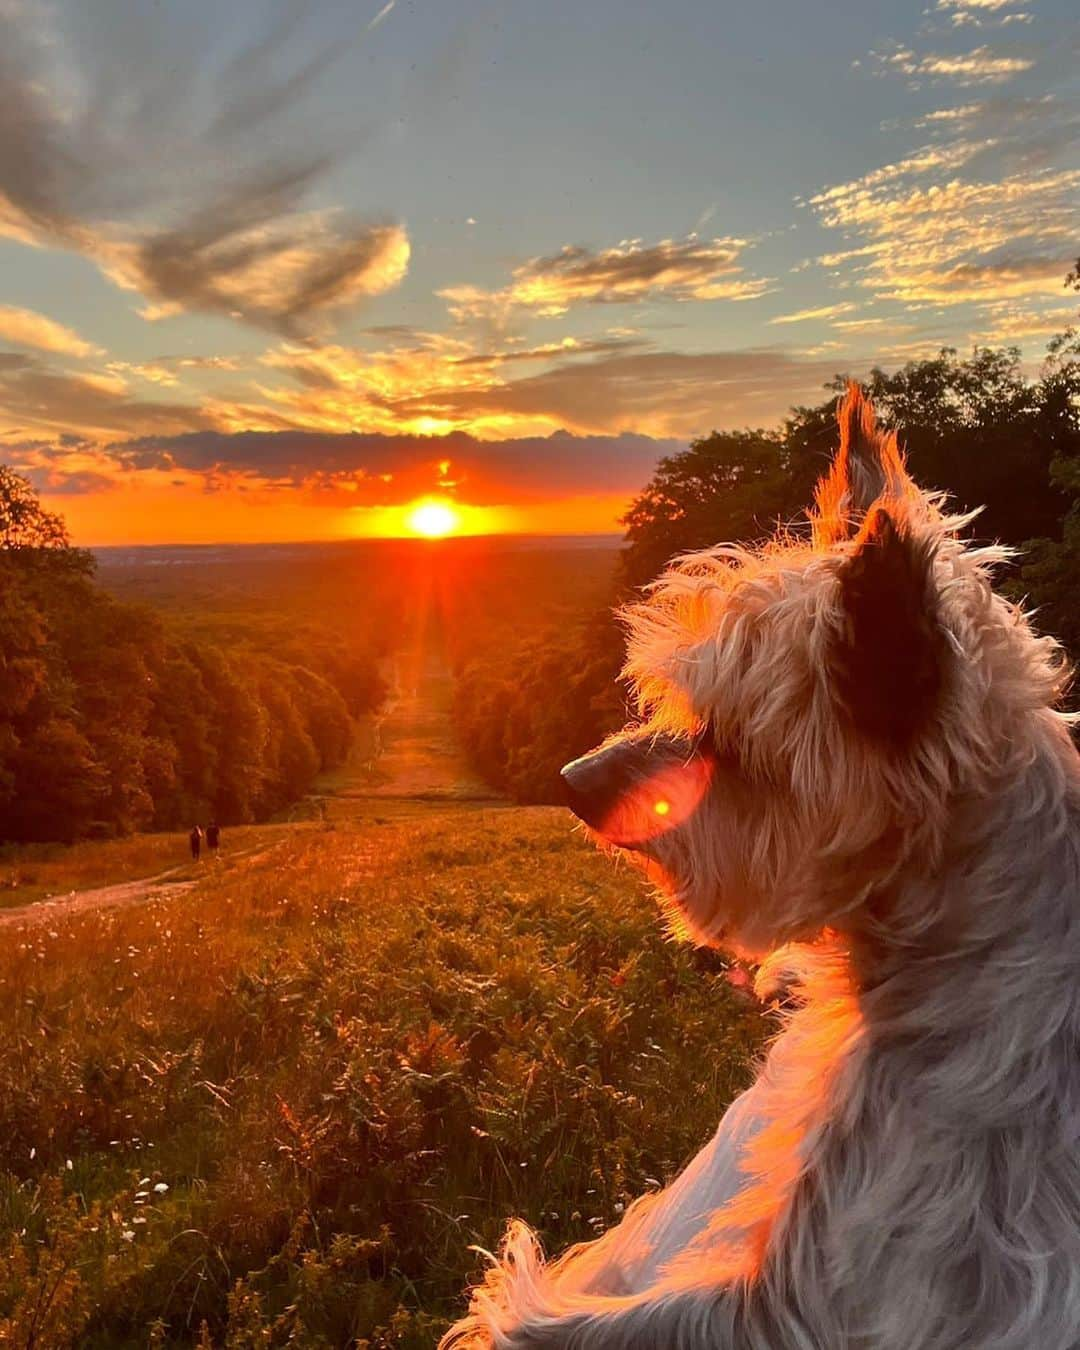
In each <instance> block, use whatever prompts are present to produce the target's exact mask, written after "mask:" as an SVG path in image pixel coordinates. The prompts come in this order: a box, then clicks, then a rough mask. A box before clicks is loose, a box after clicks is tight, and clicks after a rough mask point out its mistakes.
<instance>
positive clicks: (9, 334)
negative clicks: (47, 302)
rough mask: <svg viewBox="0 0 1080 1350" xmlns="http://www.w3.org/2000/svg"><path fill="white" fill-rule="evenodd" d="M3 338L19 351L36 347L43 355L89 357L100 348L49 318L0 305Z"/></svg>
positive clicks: (0, 331)
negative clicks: (56, 354) (19, 349)
mask: <svg viewBox="0 0 1080 1350" xmlns="http://www.w3.org/2000/svg"><path fill="white" fill-rule="evenodd" d="M0 338H6V339H7V340H8V342H14V343H16V344H17V345H18V346H20V347H36V348H38V349H39V350H40V351H44V352H59V353H62V354H63V355H65V356H90V355H91V354H92V353H94V352H98V351H100V348H97V347H94V346H93V345H92V344H91V343H89V342H86V341H85V340H84V339H83V338H81V337H80V336H79V335H78V333H76V332H75V331H74V329H72V328H66V327H65V326H64V325H63V324H62V323H57V322H56V321H55V320H54V319H49V318H46V316H45V315H44V314H38V313H36V312H35V311H34V310H32V309H19V308H17V307H16V306H14V305H0Z"/></svg>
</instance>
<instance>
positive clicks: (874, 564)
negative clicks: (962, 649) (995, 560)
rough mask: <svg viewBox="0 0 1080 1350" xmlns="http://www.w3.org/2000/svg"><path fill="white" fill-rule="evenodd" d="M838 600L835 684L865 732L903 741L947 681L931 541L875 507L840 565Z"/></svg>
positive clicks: (926, 718)
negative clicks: (915, 535) (852, 549)
mask: <svg viewBox="0 0 1080 1350" xmlns="http://www.w3.org/2000/svg"><path fill="white" fill-rule="evenodd" d="M840 605H841V622H840V627H839V633H838V637H837V641H836V643H835V649H834V651H833V670H832V676H833V680H834V684H835V687H836V689H837V690H838V692H839V694H840V697H841V699H842V701H843V702H844V704H845V705H846V707H847V709H848V711H849V713H850V714H851V717H852V720H853V721H854V723H855V725H856V727H857V728H858V729H859V731H860V732H862V733H864V734H865V735H868V736H871V737H873V738H875V739H877V740H880V741H883V742H887V743H888V744H890V745H896V746H900V745H903V744H906V743H908V742H910V740H911V739H912V738H913V736H915V735H916V733H917V732H918V731H919V730H920V729H921V728H922V727H924V726H925V725H926V723H927V722H928V721H929V720H930V718H931V716H932V714H933V712H934V709H935V707H936V705H937V702H938V699H939V698H940V696H941V690H942V685H943V682H944V674H945V661H946V647H945V639H944V635H943V633H942V631H941V628H940V625H939V623H938V619H937V597H936V593H935V589H934V585H933V549H932V545H931V544H929V543H925V542H923V541H921V540H919V539H918V538H915V537H913V536H912V534H911V533H910V531H909V530H908V529H907V528H906V527H905V524H904V522H903V520H902V519H896V518H894V516H893V515H892V514H891V513H890V511H889V510H888V509H887V508H886V507H883V506H876V507H874V508H873V509H872V511H871V512H870V514H869V515H868V516H867V517H866V520H865V521H864V523H863V526H862V529H861V530H860V532H859V536H858V539H857V541H856V547H855V551H854V553H853V554H852V555H851V557H850V558H848V559H847V561H845V562H844V564H843V566H842V567H841V570H840Z"/></svg>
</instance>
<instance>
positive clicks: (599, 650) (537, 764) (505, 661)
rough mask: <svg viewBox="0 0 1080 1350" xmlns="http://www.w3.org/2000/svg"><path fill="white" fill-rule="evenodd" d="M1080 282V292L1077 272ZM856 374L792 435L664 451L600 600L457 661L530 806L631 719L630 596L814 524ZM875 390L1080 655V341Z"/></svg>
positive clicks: (488, 756) (461, 723)
mask: <svg viewBox="0 0 1080 1350" xmlns="http://www.w3.org/2000/svg"><path fill="white" fill-rule="evenodd" d="M1068 284H1070V285H1072V286H1073V287H1074V288H1076V289H1080V280H1078V277H1077V274H1076V273H1073V274H1071V276H1070V278H1069V279H1068ZM844 383H845V377H842V376H837V378H836V379H835V381H833V382H832V384H831V385H830V387H829V397H828V398H826V399H824V400H823V401H822V402H821V403H819V404H817V405H816V406H814V407H800V408H796V409H794V410H793V412H792V413H791V415H790V416H789V417H788V418H787V420H786V421H785V422H784V424H783V426H782V427H780V428H779V429H778V430H737V431H714V432H712V433H711V434H710V435H708V436H703V437H701V438H700V439H698V440H695V441H693V442H692V443H691V445H690V447H689V448H688V449H687V450H686V451H684V452H682V453H680V454H677V455H674V456H671V457H670V458H667V459H664V460H662V461H661V463H660V465H659V466H658V468H657V471H656V473H655V475H654V476H653V479H652V481H651V482H650V483H649V484H648V486H647V487H646V488H645V490H644V491H643V492H642V493H641V495H640V496H639V497H638V498H637V499H636V500H635V501H634V502H633V504H632V505H631V506H630V508H629V510H628V512H627V514H626V516H625V518H624V521H623V523H624V525H625V527H626V539H625V545H624V547H623V550H622V552H621V555H620V557H619V561H618V565H617V568H616V570H615V575H614V578H613V580H612V583H611V585H610V588H609V590H608V592H607V594H606V595H605V596H604V597H603V599H602V601H601V603H600V604H598V605H595V606H593V607H591V608H590V607H586V606H583V607H582V608H581V609H580V610H579V612H578V614H577V616H576V620H575V621H574V622H571V623H566V622H561V623H559V624H557V625H556V624H552V625H548V626H546V627H537V626H535V625H530V626H529V627H528V628H527V629H526V630H525V631H523V632H521V633H520V634H519V636H518V638H517V640H516V641H511V642H504V643H502V644H500V645H498V646H497V647H493V648H492V649H491V650H490V651H486V652H485V653H484V656H483V659H480V660H472V661H465V662H463V663H462V664H461V665H460V667H459V670H458V685H457V692H458V698H457V719H458V728H459V733H460V734H461V735H462V736H463V738H464V742H465V745H466V748H467V750H468V753H469V754H470V756H471V758H472V761H473V764H474V766H475V767H476V769H477V770H478V771H479V772H480V773H481V774H482V775H483V776H484V777H486V778H487V779H488V781H490V782H491V783H493V784H494V785H495V786H496V787H498V788H499V789H500V790H502V791H504V792H506V793H507V794H508V795H509V796H511V797H512V798H513V799H515V800H516V801H520V802H537V803H542V802H558V801H561V799H562V794H561V785H560V781H559V776H558V772H559V768H560V767H561V765H563V764H564V763H566V762H567V760H569V759H572V758H573V757H574V756H576V755H579V754H582V753H584V752H585V751H586V750H589V749H591V748H592V747H593V746H594V745H596V744H597V742H598V741H600V740H601V739H602V738H603V737H604V736H605V735H607V734H608V733H609V732H612V731H614V730H616V729H617V728H619V727H620V726H622V725H623V723H624V721H625V720H626V718H627V715H628V710H627V706H626V700H625V697H624V694H623V691H621V689H620V687H619V685H618V683H617V681H618V675H619V669H620V666H621V662H622V651H623V636H622V631H621V629H620V626H619V623H618V620H617V609H618V606H619V605H620V604H622V603H623V602H625V601H626V600H628V599H630V598H632V597H633V596H634V595H635V594H636V593H637V592H638V591H639V589H640V588H641V587H642V586H644V585H647V584H648V582H650V581H651V580H652V579H653V578H655V577H656V576H657V575H658V574H659V573H660V572H661V571H662V570H663V568H664V566H665V564H666V563H667V562H668V560H669V559H671V558H673V557H674V556H676V555H677V554H680V553H685V552H690V551H692V550H695V549H700V548H705V547H709V546H711V545H713V544H716V543H720V542H724V541H731V540H738V541H742V542H750V541H754V540H758V539H761V538H764V537H766V536H767V535H769V534H770V533H772V531H773V529H774V528H775V526H776V524H777V523H778V522H781V523H783V524H785V525H796V526H797V522H798V521H799V520H800V518H802V519H805V511H806V507H807V506H808V505H809V503H810V501H811V497H812V493H813V487H814V484H815V482H816V481H817V479H818V477H819V475H820V474H821V472H822V470H823V468H825V467H826V466H827V464H828V461H829V457H830V455H831V454H832V452H833V450H834V449H835V442H836V396H837V393H838V392H839V391H840V390H841V389H842V388H843V387H844ZM866 386H867V388H868V390H869V392H870V394H871V396H872V397H873V399H874V403H875V406H876V408H877V412H878V416H879V419H880V420H881V421H882V422H884V423H885V424H887V425H890V426H895V427H897V428H899V429H900V434H901V444H902V445H903V446H904V447H905V449H906V453H907V457H908V462H909V464H910V466H911V469H912V471H913V473H914V475H915V477H916V479H917V480H918V481H919V482H920V483H922V484H923V485H924V486H927V487H932V488H935V489H938V490H941V491H944V492H946V493H947V494H948V496H949V499H950V501H951V502H952V504H953V506H954V507H955V508H958V509H965V510H971V509H974V508H978V507H981V508H982V509H981V511H980V513H979V515H978V516H977V518H976V519H975V521H974V522H973V523H972V525H971V526H970V527H969V533H971V534H972V535H973V536H975V537H977V538H980V539H985V540H998V541H1000V542H1002V543H1005V544H1007V545H1009V546H1010V547H1012V548H1014V549H1015V550H1016V554H1017V556H1016V559H1015V561H1014V563H1013V564H1012V565H1011V566H1010V567H1009V568H1008V569H1007V571H1006V575H1005V576H1004V578H1003V580H1004V582H1005V585H1006V589H1007V590H1008V591H1009V593H1010V594H1011V595H1012V596H1013V597H1014V598H1015V599H1016V600H1018V601H1021V602H1023V603H1024V604H1025V607H1027V608H1033V609H1036V610H1037V612H1038V617H1037V624H1038V626H1039V627H1041V628H1042V629H1043V630H1044V631H1046V632H1050V633H1053V634H1054V635H1055V636H1057V637H1058V638H1059V639H1061V641H1062V642H1064V644H1065V646H1066V647H1067V649H1068V650H1069V652H1070V654H1071V656H1072V658H1073V660H1074V661H1080V334H1078V333H1077V332H1076V330H1068V331H1066V332H1065V333H1063V334H1061V335H1060V336H1059V337H1057V338H1055V339H1054V340H1053V341H1052V342H1051V343H1050V344H1049V347H1048V350H1047V354H1046V359H1045V361H1044V362H1043V364H1042V366H1041V368H1040V370H1039V371H1038V373H1037V375H1036V377H1035V378H1030V376H1029V374H1028V372H1026V371H1025V369H1024V367H1023V364H1022V361H1021V356H1020V352H1019V350H1018V349H1016V348H1005V349H997V350H995V349H990V348H976V349H975V350H974V351H973V352H972V354H971V355H970V356H966V357H963V356H960V355H959V354H958V353H957V352H956V351H954V350H952V349H943V350H942V351H941V352H940V353H939V354H938V355H937V356H935V357H933V358H931V359H927V360H921V361H912V362H910V363H908V364H907V365H905V366H904V367H903V368H902V369H899V370H897V371H896V372H895V373H893V374H887V373H886V372H885V371H883V370H879V369H875V370H874V371H873V372H872V374H871V376H870V378H869V379H868V380H867V381H866ZM552 690H560V691H561V693H560V694H559V695H558V696H557V697H553V696H552ZM1074 699H1075V694H1074Z"/></svg>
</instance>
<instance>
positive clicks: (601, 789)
mask: <svg viewBox="0 0 1080 1350" xmlns="http://www.w3.org/2000/svg"><path fill="white" fill-rule="evenodd" d="M626 754H627V749H626V747H625V746H624V745H622V744H620V743H618V742H616V743H615V744H613V745H607V746H604V747H603V748H602V749H600V750H592V751H590V753H589V754H587V755H582V756H581V758H580V759H574V760H571V761H570V763H569V764H567V765H564V767H563V769H562V770H561V773H562V780H563V785H564V788H565V790H566V801H567V805H568V806H569V807H570V810H571V811H573V813H574V815H575V816H577V817H578V818H579V819H580V820H583V821H584V822H585V824H586V825H591V826H592V828H593V829H594V830H601V831H602V830H603V828H604V826H605V824H606V823H607V822H608V821H609V820H610V819H611V816H612V815H613V814H614V812H615V810H616V809H617V807H618V805H619V802H620V801H621V800H622V796H623V792H624V790H625V785H626V779H627V774H626V772H625V768H624V767H622V766H621V763H620V762H621V761H623V760H624V759H625V756H626Z"/></svg>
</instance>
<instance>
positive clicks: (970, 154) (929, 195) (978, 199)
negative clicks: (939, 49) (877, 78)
mask: <svg viewBox="0 0 1080 1350" xmlns="http://www.w3.org/2000/svg"><path fill="white" fill-rule="evenodd" d="M938 9H939V10H940V11H941V12H958V11H959V10H961V9H967V10H971V11H976V10H977V11H980V12H984V13H988V14H1003V13H1005V12H1007V11H1009V7H1008V6H1006V5H1005V4H997V3H995V0H942V3H940V4H939V6H938ZM1068 49H1069V42H1068V40H1064V41H1063V39H1062V36H1061V35H1060V34H1058V35H1057V36H1056V38H1053V39H1051V40H1049V41H1045V42H1044V43H1043V44H1042V45H1041V46H1034V45H1033V46H1032V47H1031V48H1030V49H1029V51H1028V52H1027V53H1025V54H1024V55H1023V56H1022V57H1020V56H1017V55H1016V54H1015V53H1011V52H1006V53H1002V52H994V51H992V50H991V49H990V48H987V47H982V48H978V49H976V50H975V51H974V52H968V53H966V54H963V55H962V56H959V57H950V58H948V60H949V62H950V63H952V64H951V65H950V66H949V70H950V71H951V73H952V74H953V75H956V76H958V78H959V82H960V83H965V82H969V81H970V79H971V78H972V77H973V75H974V74H975V73H976V72H977V71H982V72H983V73H984V74H985V75H987V77H988V78H989V77H991V76H993V75H994V71H995V69H997V71H998V73H999V74H1003V73H1004V70H1005V67H1004V66H998V67H995V66H994V62H997V61H999V60H1000V61H1003V62H1006V63H1008V62H1014V63H1015V62H1016V61H1022V62H1023V63H1024V68H1025V70H1033V69H1036V68H1037V70H1038V73H1039V77H1040V79H1041V81H1042V87H1041V88H1038V87H1037V86H1034V85H1032V84H1031V83H1030V82H1029V87H1028V88H1027V89H1025V91H1024V93H1023V94H1021V95H1012V94H993V95H990V96H988V97H985V98H983V99H980V100H978V101H968V102H964V103H961V104H958V105H957V106H954V107H945V108H938V109H933V110H931V111H929V112H923V113H921V114H920V116H919V117H918V119H917V120H915V121H914V122H913V123H912V124H911V125H914V126H916V127H918V128H920V129H921V130H923V131H924V132H928V133H929V136H930V140H929V142H928V143H927V144H925V145H923V146H921V147H919V148H917V149H915V150H913V151H912V152H911V153H909V154H907V155H906V156H904V157H902V158H900V159H897V160H894V161H893V162H890V163H887V164H883V165H881V166H880V167H877V168H872V169H870V170H869V171H867V172H866V173H863V174H862V175H860V176H859V177H858V178H855V179H852V180H849V181H847V182H842V183H837V184H834V185H832V186H829V187H825V188H823V189H822V190H821V191H820V192H818V193H817V194H815V195H814V196H813V197H812V198H811V200H810V203H809V204H810V206H811V209H812V210H813V211H814V212H815V214H816V216H817V218H818V220H819V222H820V223H821V224H823V225H825V226H826V227H827V228H830V229H833V230H836V231H837V232H839V233H840V234H842V236H843V241H844V247H842V248H838V249H835V250H832V251H830V252H829V253H826V254H824V255H822V256H820V257H819V258H818V259H817V260H816V261H817V262H818V263H819V264H820V265H821V266H823V267H827V268H830V269H833V268H838V269H840V270H841V272H842V274H843V278H844V281H845V283H846V284H848V285H855V286H858V287H860V288H861V289H864V290H865V291H868V292H870V293H871V294H872V295H873V296H874V298H875V299H876V300H878V301H882V300H891V301H894V302H896V303H898V304H901V305H903V306H904V307H905V308H906V309H908V310H917V309H921V308H926V307H933V308H941V307H945V308H951V307H956V306H976V305H984V304H986V303H988V302H991V301H996V300H1013V301H1017V302H1019V301H1026V302H1027V306H1028V308H1029V309H1032V308H1035V307H1038V308H1044V309H1046V310H1047V312H1049V311H1050V309H1051V308H1052V307H1053V305H1054V304H1056V303H1057V302H1058V300H1059V299H1060V297H1061V294H1062V284H1063V280H1064V277H1065V273H1066V272H1067V271H1068V268H1069V264H1070V262H1071V260H1072V259H1073V258H1074V257H1075V254H1076V218H1077V212H1076V203H1077V198H1078V194H1080V168H1078V167H1077V162H1076V158H1075V146H1076V144H1077V137H1078V135H1080V102H1078V100H1077V97H1076V89H1075V83H1074V71H1075V65H1074V61H1072V60H1070V58H1069V54H1068ZM879 61H881V62H883V63H885V64H888V65H889V66H891V67H892V68H895V69H899V70H902V71H904V72H922V73H927V72H931V73H932V72H938V73H943V72H945V70H946V66H945V64H943V58H941V57H940V56H939V54H937V53H933V52H931V53H917V52H915V51H914V50H912V49H910V48H900V49H897V50H896V51H894V52H892V53H891V54H889V55H888V56H887V57H879ZM994 78H996V76H994ZM900 125H902V123H892V124H890V126H891V127H892V129H896V127H898V126H900ZM968 317H969V319H970V318H971V316H970V315H969V316H968ZM956 322H957V321H956V320H954V321H953V323H954V325H955V323H956ZM971 322H972V325H973V326H970V327H969V328H968V333H969V334H970V335H971V336H972V337H973V338H974V337H976V336H981V332H980V327H979V319H978V317H977V316H976V317H975V318H974V319H973V320H971ZM954 340H955V339H954Z"/></svg>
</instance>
